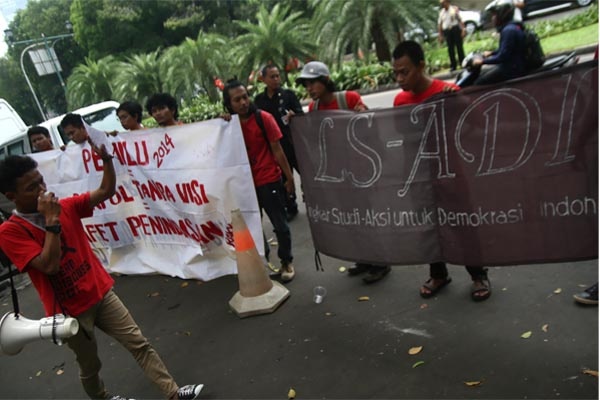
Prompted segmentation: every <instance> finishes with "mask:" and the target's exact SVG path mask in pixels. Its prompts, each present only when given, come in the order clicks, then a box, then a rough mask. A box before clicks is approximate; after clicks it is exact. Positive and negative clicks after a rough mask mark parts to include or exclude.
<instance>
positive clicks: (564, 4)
mask: <svg viewBox="0 0 600 400" xmlns="http://www.w3.org/2000/svg"><path fill="white" fill-rule="evenodd" d="M497 1H498V0H494V1H492V2H490V3H489V4H488V5H487V6H486V7H485V9H484V11H483V15H484V17H483V20H484V22H485V23H486V26H487V24H488V23H489V22H491V15H490V12H489V10H490V8H492V7H493V6H494V5H495V4H496V2H497ZM593 2H594V0H525V6H524V7H523V9H522V14H523V19H529V18H534V17H538V16H540V15H543V14H549V13H553V12H558V11H563V10H566V9H569V8H573V7H587V6H589V5H590V4H592V3H593Z"/></svg>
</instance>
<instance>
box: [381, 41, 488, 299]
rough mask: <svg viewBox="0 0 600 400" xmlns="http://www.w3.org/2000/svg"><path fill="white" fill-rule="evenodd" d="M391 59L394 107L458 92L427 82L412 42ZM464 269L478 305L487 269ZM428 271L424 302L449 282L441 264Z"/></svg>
mask: <svg viewBox="0 0 600 400" xmlns="http://www.w3.org/2000/svg"><path fill="white" fill-rule="evenodd" d="M392 57H393V62H392V68H393V69H394V75H395V76H396V82H398V84H399V85H400V87H401V88H402V91H401V92H400V93H398V94H397V95H396V97H395V98H394V107H398V106H402V105H406V104H418V103H421V102H423V101H425V100H426V99H428V98H429V97H431V96H433V95H435V94H438V93H445V92H454V91H457V90H460V87H458V86H456V85H455V84H453V83H447V82H444V81H440V80H438V79H434V78H431V77H430V76H428V75H427V74H426V73H425V54H423V49H422V48H421V46H420V45H419V44H418V43H416V42H413V41H409V40H408V41H405V42H402V43H400V44H399V45H398V46H396V48H395V49H394V52H393V54H392ZM465 268H466V269H467V272H469V274H470V275H471V279H472V280H473V286H472V288H471V298H472V299H473V300H474V301H482V300H485V299H487V298H488V297H490V295H491V293H492V288H491V285H490V281H489V279H488V276H487V269H486V268H483V267H476V266H466V267H465ZM429 271H430V272H429V274H430V278H429V279H428V280H427V282H425V284H423V286H422V287H421V296H422V297H425V298H428V297H432V296H434V295H435V294H436V293H437V292H439V291H440V290H441V289H442V288H443V287H445V286H446V285H447V284H448V283H450V282H451V281H452V279H451V278H450V277H449V276H448V269H447V268H446V263H444V262H436V263H433V264H430V265H429Z"/></svg>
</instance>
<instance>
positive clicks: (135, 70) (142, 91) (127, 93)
mask: <svg viewBox="0 0 600 400" xmlns="http://www.w3.org/2000/svg"><path fill="white" fill-rule="evenodd" d="M118 65H119V70H118V73H117V74H116V76H115V77H114V80H113V84H112V86H113V95H114V97H115V99H118V100H125V99H135V100H136V101H138V102H139V103H140V104H145V102H146V100H147V99H148V97H150V96H152V95H153V94H155V93H161V92H165V91H166V88H167V85H166V82H167V80H166V79H165V74H166V68H165V67H164V64H163V63H162V61H161V55H160V49H157V50H155V51H153V52H151V53H147V54H136V55H133V56H129V57H127V58H126V59H125V61H121V62H119V64H118Z"/></svg>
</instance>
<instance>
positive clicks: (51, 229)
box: [46, 224, 60, 234]
mask: <svg viewBox="0 0 600 400" xmlns="http://www.w3.org/2000/svg"><path fill="white" fill-rule="evenodd" d="M46 231H48V232H51V233H56V234H58V233H60V224H56V225H46Z"/></svg>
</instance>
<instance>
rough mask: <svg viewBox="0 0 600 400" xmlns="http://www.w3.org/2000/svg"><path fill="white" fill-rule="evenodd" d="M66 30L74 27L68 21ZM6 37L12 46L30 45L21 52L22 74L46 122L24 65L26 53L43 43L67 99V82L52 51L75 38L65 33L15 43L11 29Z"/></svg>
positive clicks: (7, 30)
mask: <svg viewBox="0 0 600 400" xmlns="http://www.w3.org/2000/svg"><path fill="white" fill-rule="evenodd" d="M65 26H66V28H67V29H68V30H71V29H72V27H73V25H72V24H71V23H70V22H69V21H66V24H65ZM4 36H5V37H6V41H7V42H8V44H9V45H10V46H16V45H18V44H28V45H29V46H27V47H25V48H24V49H23V51H22V52H21V57H20V63H21V72H23V76H24V77H25V81H26V82H27V85H28V86H29V90H30V91H31V94H32V95H33V99H34V100H35V104H36V105H37V108H38V110H39V111H40V114H41V116H42V119H44V120H46V119H47V116H46V113H45V112H44V110H43V108H42V105H41V104H40V101H39V100H38V97H37V95H36V94H35V91H34V90H33V86H32V85H31V81H30V79H29V76H27V72H26V71H25V66H24V64H23V57H24V56H25V53H26V52H27V51H28V50H30V49H32V48H34V47H37V46H39V45H40V44H41V43H43V45H44V47H45V49H46V53H47V55H48V58H49V59H50V60H51V62H52V66H53V68H54V70H55V71H56V76H57V77H58V81H59V82H60V86H61V87H62V89H63V91H64V93H65V97H66V95H67V88H66V85H65V82H64V80H63V77H62V75H61V73H60V66H59V65H58V60H57V59H55V57H54V56H53V54H52V51H51V49H54V45H55V44H56V42H58V41H59V40H61V39H64V38H68V37H73V34H72V33H65V34H62V35H55V36H46V35H44V34H43V33H42V37H41V38H39V39H29V40H20V41H18V42H13V41H12V32H11V30H10V29H6V30H5V31H4ZM51 40H54V42H52V45H51V46H48V42H49V41H51Z"/></svg>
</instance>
